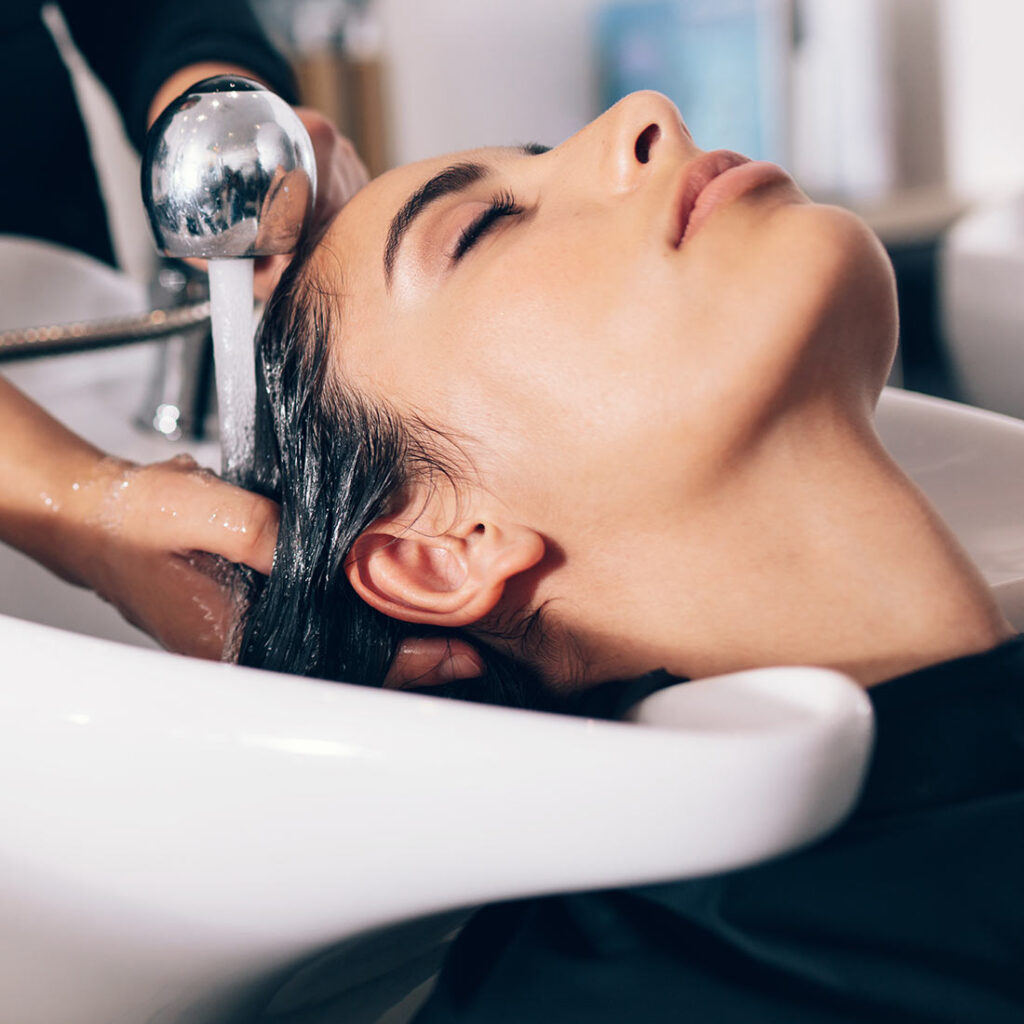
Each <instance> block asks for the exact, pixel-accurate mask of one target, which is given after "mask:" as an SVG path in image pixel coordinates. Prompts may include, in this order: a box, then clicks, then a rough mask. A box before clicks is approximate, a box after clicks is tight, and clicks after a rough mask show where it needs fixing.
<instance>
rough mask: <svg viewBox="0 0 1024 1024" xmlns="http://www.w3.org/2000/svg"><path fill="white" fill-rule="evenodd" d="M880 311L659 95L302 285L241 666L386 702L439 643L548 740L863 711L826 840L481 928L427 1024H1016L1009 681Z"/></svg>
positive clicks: (1002, 640) (458, 956) (355, 210)
mask: <svg viewBox="0 0 1024 1024" xmlns="http://www.w3.org/2000/svg"><path fill="white" fill-rule="evenodd" d="M895 309H896V304H895V295H894V285H893V277H892V273H891V269H890V266H889V264H888V261H887V259H886V257H885V254H884V251H883V250H882V248H881V246H880V245H879V243H878V241H877V239H876V238H875V237H874V236H873V235H872V234H871V232H870V231H869V230H868V229H867V228H866V227H865V226H864V225H863V224H862V223H861V222H860V221H859V220H858V219H857V218H856V217H854V216H853V215H851V214H850V213H848V212H846V211H843V210H841V209H838V208H834V207H830V206H820V205H815V204H813V203H811V202H809V201H808V199H807V197H806V196H805V195H804V194H803V193H802V192H801V191H800V190H799V189H798V188H797V186H796V185H795V184H794V183H793V181H792V180H791V179H790V178H789V177H788V176H786V175H785V174H784V173H782V172H781V171H780V170H779V169H778V168H775V167H773V166H771V165H765V164H755V163H743V162H742V159H741V158H739V157H736V156H735V154H728V153H722V152H712V153H703V152H701V151H700V150H699V149H698V148H697V147H696V146H695V144H694V142H693V140H692V139H691V138H690V136H689V134H688V133H687V131H686V129H685V127H684V125H683V124H682V122H681V120H680V117H679V114H678V112H677V111H676V109H675V108H674V107H673V106H672V105H671V104H670V103H669V102H668V101H667V100H665V99H664V98H663V97H660V96H658V95H657V94H650V93H643V94H637V95H634V96H632V97H629V98H627V99H626V100H623V101H622V102H621V103H619V104H618V105H617V106H615V107H614V108H612V109H611V110H610V111H608V112H607V113H606V114H605V115H603V116H602V117H601V118H599V119H598V120H597V121H595V122H594V123H592V124H591V125H589V126H588V127H587V128H585V129H584V130H583V131H581V132H580V133H579V134H577V135H576V136H574V137H573V138H571V139H569V140H568V141H567V142H565V143H563V144H562V145H560V146H558V147H557V148H555V149H553V150H550V151H543V150H541V149H540V148H539V147H533V146H528V147H525V148H522V149H512V148H510V149H491V150H480V151H473V152H470V153H466V154H460V155H458V156H457V157H454V158H452V157H448V158H444V159H440V160H434V161H426V162H424V163H422V164H415V165H412V166H408V167H403V168H400V169H398V170H396V171H393V172H391V173H389V174H387V175H385V176H383V177H381V178H379V179H378V180H376V181H375V182H373V183H371V184H370V185H369V186H368V187H367V188H365V189H364V190H363V191H362V192H361V193H359V194H358V195H357V196H356V197H355V198H354V199H353V200H352V202H351V203H350V204H349V205H348V206H347V207H346V208H345V209H344V210H343V211H342V212H341V214H340V215H339V216H338V217H337V218H336V219H335V220H334V222H333V223H332V225H331V226H330V228H329V229H328V230H327V232H326V234H325V235H324V236H323V237H322V238H321V239H319V240H315V239H314V240H311V241H310V243H309V245H308V246H307V248H306V251H305V252H304V253H303V254H301V255H300V257H299V258H298V259H296V261H295V262H294V263H293V265H292V266H291V267H290V268H289V270H288V271H287V272H286V275H285V277H284V278H283V279H282V283H281V285H280V286H279V288H278V290H277V292H276V294H275V296H274V297H273V299H272V301H271V304H270V307H269V308H268V311H267V314H266V317H265V321H264V326H263V329H262V334H261V338H260V342H259V356H260V361H261V372H262V375H263V380H264V383H265V387H266V399H265V401H264V403H263V405H262V407H261V410H260V413H259V422H258V426H257V458H256V460H255V462H254V468H253V481H252V482H253V483H254V484H255V485H256V486H257V487H258V489H261V490H263V491H264V492H265V493H268V494H269V495H271V496H273V497H274V498H276V499H278V500H279V501H280V502H281V515H282V528H281V532H280V535H279V540H278V547H277V553H276V559H275V569H274V571H273V572H272V573H271V575H270V577H269V579H268V581H267V582H266V584H265V586H264V587H263V589H262V590H261V592H260V593H258V595H257V596H256V598H255V600H254V602H253V605H252V608H251V611H250V614H249V618H248V623H247V627H246V632H245V636H244V639H243V643H242V652H241V660H243V661H245V662H248V663H250V664H259V665H264V666H267V667H273V668H280V669H285V670H288V671H293V672H301V673H307V674H313V675H322V676H325V677H330V678H337V679H348V680H356V681H362V682H367V683H371V684H373V683H377V684H379V683H380V682H381V681H382V680H383V679H384V678H385V676H386V674H387V672H388V669H389V666H390V664H391V662H392V660H393V659H394V657H395V655H396V652H398V651H400V650H401V645H402V642H403V639H404V638H406V637H413V636H421V635H423V634H424V633H429V634H437V635H441V636H446V637H449V638H451V640H452V642H453V644H454V645H455V646H454V647H453V651H455V656H454V657H453V658H451V659H449V660H448V662H446V663H445V666H444V670H443V671H441V672H435V673H434V674H433V675H432V676H430V677H425V678H424V679H422V680H420V682H421V683H422V684H432V683H438V682H444V681H445V679H451V678H454V677H464V678H463V679H462V681H461V682H460V684H459V687H460V691H461V692H464V693H465V694H467V695H469V696H471V697H472V696H475V697H477V698H480V699H494V700H504V701H510V702H514V701H515V702H520V703H524V704H527V705H531V706H541V707H551V706H557V705H560V704H568V705H569V706H572V702H573V700H574V699H575V698H576V696H577V695H579V694H584V693H594V692H598V687H599V684H603V683H608V682H611V681H615V680H627V679H632V678H636V677H641V676H643V675H644V674H646V673H650V672H652V671H653V670H658V669H664V670H666V671H667V673H669V675H670V676H672V677H684V678H696V677H702V676H710V675H715V674H720V673H725V672H729V671H733V670H738V669H743V668H750V667H757V666H765V665H776V664H814V665H824V666H829V667H833V668H837V669H839V670H841V671H843V672H846V673H848V674H849V675H851V676H852V677H853V678H854V679H856V680H858V681H859V682H860V683H862V684H863V685H864V686H865V687H869V690H868V692H869V694H870V695H871V697H872V700H873V702H874V704H875V708H876V712H877V719H878V730H879V738H878V748H877V750H876V755H875V759H874V762H873V768H872V773H871V776H870V779H869V781H868V784H867V788H866V791H865V794H864V796H863V799H862V801H861V803H860V805H859V807H858V809H857V812H856V814H855V815H854V817H853V819H852V820H851V821H850V822H849V823H848V824H847V825H846V826H844V827H843V829H841V830H840V831H839V832H838V833H837V834H836V835H834V836H833V837H832V838H831V839H829V840H828V841H826V842H825V843H824V844H820V845H818V846H816V847H814V848H812V849H810V850H807V851H804V852H802V853H799V854H796V855H793V856H791V857H788V858H783V859H781V860H779V861H776V862H773V863H772V864H768V865H763V866H761V867H758V868H753V869H749V870H747V871H744V872H738V873H735V874H733V875H730V876H723V877H721V878H716V879H709V880H703V881H696V882H688V883H679V884H675V885H668V886H660V887H651V888H648V889H645V890H642V891H631V892H628V893H617V894H597V895H592V896H589V897H565V898H561V899H556V900H545V901H537V902H534V903H530V902H528V903H524V904H517V905H515V906H513V907H504V908H492V909H490V910H486V911H484V912H482V913H481V914H480V915H479V916H478V917H477V918H476V919H475V921H474V922H473V923H471V924H470V925H469V926H468V928H467V929H466V931H465V932H464V934H463V936H462V938H461V940H460V943H459V945H458V946H457V947H456V950H455V953H454V955H453V957H452V959H451V960H450V962H449V965H448V968H447V969H446V971H445V973H444V975H443V976H442V982H441V985H440V987H439V989H438V991H437V993H436V994H435V997H434V999H433V1000H432V1001H431V1003H430V1004H428V1007H427V1009H426V1010H425V1011H424V1015H423V1018H422V1019H423V1020H429V1021H435V1020H436V1021H440V1020H445V1021H447V1020H455V1019H458V1020H463V1019H466V1020H481V1021H488V1022H493V1021H505V1020H508V1021H524V1020H552V1021H554V1020H557V1021H559V1022H563V1021H575V1020H580V1021H604V1020H608V1021H622V1020H625V1019H629V1018H630V1017H631V1016H632V1017H638V1019H642V1020H644V1021H653V1020H658V1021H660V1020H673V1021H675V1020H678V1019H680V1012H681V1011H682V1010H683V1008H684V1007H685V1010H686V1011H687V1013H688V1016H687V1019H690V1020H709V1021H710V1020H714V1021H722V1020H738V1021H748V1020H757V1021H762V1022H763V1021H768V1020H776V1019H777V1020H780V1021H781V1020H785V1021H793V1020H801V1021H803V1020H823V1021H824V1020H828V1021H835V1020H864V1019H879V1018H881V1019H891V1018H892V1017H894V1016H895V1017H898V1018H899V1019H911V1018H912V1019H915V1020H916V1019H928V1020H951V1021H952V1020H965V1019H970V1020H972V1021H980V1020H1010V1019H1019V1014H1020V1013H1021V1011H1022V1009H1024V989H1022V981H1021V978H1020V977H1019V976H1018V975H1017V974H1016V973H1015V971H1014V968H1013V965H1014V964H1019V962H1020V959H1021V955H1022V953H1024V937H1022V925H1021V921H1022V920H1024V917H1022V916H1021V915H1020V914H1019V913H1018V912H1017V911H1018V909H1019V908H1018V907H1017V904H1018V903H1019V896H1018V897H1017V898H1016V899H1014V898H1012V896H1011V893H1012V892H1014V891H1016V892H1018V893H1019V892H1020V891H1021V890H1020V887H1019V886H1017V885H1014V883H1013V878H1014V877H1015V875H1016V872H1017V866H1016V865H1019V863H1020V859H1021V856H1022V855H1024V828H1022V815H1024V757H1022V756H1021V754H1022V753H1024V751H1022V749H1021V746H1022V744H1024V729H1022V728H1021V723H1022V722H1024V718H1022V714H1024V703H1022V688H1021V683H1022V682H1024V649H1022V642H1021V639H1020V638H1017V639H1013V631H1012V629H1011V627H1010V626H1009V624H1008V623H1007V622H1006V621H1005V620H1004V618H1003V617H1002V615H1001V614H1000V612H999V610H998V608H997V606H996V605H995V603H994V601H993V599H992V597H991V594H990V592H989V590H988V588H987V586H986V585H985V583H984V581H983V579H982V578H981V576H980V574H979V573H978V571H977V570H976V569H975V568H974V567H973V566H972V564H971V563H970V561H969V559H968V558H967V556H966V555H965V553H964V552H963V551H962V550H961V548H960V547H959V546H958V544H957V543H956V541H955V540H954V538H953V537H952V535H951V534H950V532H949V530H948V529H947V528H946V527H945V525H944V524H943V523H942V522H941V521H940V519H939V518H938V517H937V515H936V514H935V512H934V511H933V510H932V509H931V508H930V506H929V505H928V503H927V501H926V500H925V499H924V498H923V496H922V495H921V494H920V493H919V491H918V490H917V489H916V488H915V487H914V486H913V485H912V484H911V483H910V481H908V480H907V478H906V477H905V476H904V475H903V474H902V473H901V472H900V470H899V469H898V468H897V467H896V466H895V465H894V463H893V462H892V460H891V458H890V457H889V456H888V455H887V453H886V452H885V450H884V449H883V448H882V446H881V444H880V442H879V440H878V438H877V436H876V434H875V431H874V429H873V426H872V413H873V409H874V407H875V403H876V401H877V399H878V396H879V393H880V390H881V388H882V386H883V383H884V381H885V379H886V376H887V374H888V371H889V367H890V363H891V360H892V357H893V352H894V346H895V337H896V326H897V325H896V312H895ZM471 652H475V653H471ZM877 684H882V685H877ZM602 689H604V688H602ZM525 770H529V769H528V762H527V761H526V760H525V759H524V771H525ZM911 821H913V823H914V828H912V829H911V828H909V827H908V825H909V823H910V822H911ZM936 849H942V850H943V862H942V864H941V865H940V864H937V863H936V861H935V859H934V851H935V850H936ZM484 948H485V949H486V950H487V954H486V956H484V957H483V959H481V949H484ZM530 978H532V979H534V982H533V983H532V984H531V983H529V982H528V980H527V979H530Z"/></svg>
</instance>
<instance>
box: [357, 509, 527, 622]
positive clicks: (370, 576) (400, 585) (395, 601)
mask: <svg viewBox="0 0 1024 1024" xmlns="http://www.w3.org/2000/svg"><path fill="white" fill-rule="evenodd" d="M543 557H544V541H543V539H542V538H541V537H540V535H539V534H537V533H536V532H535V531H534V530H531V529H529V528H528V527H525V526H520V525H511V526H508V525H505V526H499V525H497V524H492V523H480V522H473V523H466V524H463V525H462V527H461V528H459V527H456V528H455V529H453V530H451V531H449V532H448V533H445V534H442V535H440V536H429V535H425V534H421V533H417V532H415V531H414V530H412V529H410V528H409V526H408V525H407V524H403V523H401V522H400V521H396V520H379V521H378V522H376V523H374V524H373V526H371V527H370V528H369V529H368V530H366V531H365V532H364V533H363V534H362V535H361V536H360V537H359V538H358V539H357V540H356V543H355V544H354V545H353V546H352V551H351V552H350V555H349V559H348V561H347V563H346V565H345V572H346V574H347V576H348V579H349V583H351V585H352V587H353V589H354V590H355V591H356V593H358V594H359V596H360V597H361V598H362V599H363V600H364V601H365V602H366V603H367V604H369V605H371V606H372V607H374V608H376V609H377V610H378V611H379V612H382V613H383V614H384V615H388V616H390V617H391V618H393V619H400V620H402V621H403V622H416V623H423V624H426V625H434V626H450V627H458V626H466V625H469V624H470V623H472V622H476V621H478V620H479V619H482V618H483V617H484V616H485V615H487V614H489V613H490V612H491V611H492V610H493V609H494V607H495V606H496V605H497V603H498V602H499V601H500V600H501V596H502V593H503V592H504V589H505V583H506V582H507V581H508V580H509V579H510V578H511V577H512V576H515V575H517V574H518V573H521V572H525V571H526V570H527V569H530V568H532V567H533V566H534V565H536V564H537V563H538V562H539V561H540V560H541V559H542V558H543Z"/></svg>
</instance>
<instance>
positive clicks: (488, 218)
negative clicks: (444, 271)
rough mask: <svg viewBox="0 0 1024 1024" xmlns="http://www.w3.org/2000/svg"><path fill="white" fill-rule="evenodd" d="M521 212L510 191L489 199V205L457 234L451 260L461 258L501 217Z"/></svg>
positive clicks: (454, 260) (513, 215)
mask: <svg viewBox="0 0 1024 1024" xmlns="http://www.w3.org/2000/svg"><path fill="white" fill-rule="evenodd" d="M522 212H523V208H522V207H521V206H520V205H519V204H518V203H517V202H516V198H515V196H514V195H512V193H511V192H502V193H501V194H500V195H497V196H495V197H494V198H493V199H492V200H491V205H490V206H489V207H488V208H487V209H486V210H484V212H483V213H481V214H480V216H479V217H477V218H476V220H474V221H473V223H472V224H470V225H468V226H467V227H466V228H464V229H463V231H462V234H461V235H459V240H458V242H456V243H455V252H454V253H452V262H453V263H456V262H458V261H459V260H461V259H462V257H463V256H465V255H466V253H467V252H469V250H470V249H472V248H473V246H474V245H476V243H477V242H479V241H480V239H481V238H483V236H484V235H486V234H487V232H488V231H490V229H491V228H492V227H494V225H495V224H496V223H497V222H498V221H499V220H501V218H502V217H516V216H518V215H519V214H521V213H522Z"/></svg>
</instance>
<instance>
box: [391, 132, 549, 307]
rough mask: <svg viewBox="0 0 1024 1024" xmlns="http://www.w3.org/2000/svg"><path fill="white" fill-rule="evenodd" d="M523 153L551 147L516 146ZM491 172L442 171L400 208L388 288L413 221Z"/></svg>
mask: <svg viewBox="0 0 1024 1024" xmlns="http://www.w3.org/2000/svg"><path fill="white" fill-rule="evenodd" d="M515 148H516V149H517V150H518V151H519V152H520V153H523V154H525V155H527V156H539V155H540V154H541V153H546V152H547V151H548V148H547V147H546V146H541V145H539V144H537V143H535V142H528V143H526V145H523V146H516V147H515ZM490 173H491V168H490V167H487V166H486V165H485V164H480V163H459V164H452V165H451V166H450V167H446V168H445V169H444V170H443V171H439V172H438V173H437V174H435V175H434V176H433V177H432V178H430V179H429V180H428V181H427V182H425V183H424V184H423V185H421V186H420V187H419V188H418V189H417V190H416V191H415V192H413V194H412V195H411V196H409V198H408V199H407V200H406V201H405V202H404V203H403V204H402V206H401V209H399V211H398V213H396V214H395V216H394V217H393V218H392V220H391V226H390V227H389V228H388V237H387V242H385V244H384V280H385V281H386V282H387V285H388V288H390V287H391V277H392V274H393V273H394V269H395V261H396V260H397V259H398V250H399V249H400V248H401V245H402V240H403V239H404V238H405V236H406V234H407V233H408V231H409V228H411V227H412V224H413V221H415V220H416V218H417V217H418V216H419V215H420V214H421V213H423V211H424V210H425V209H426V208H427V207H428V206H430V204H431V203H436V202H437V201H438V200H439V199H443V198H444V197H445V196H452V195H457V194H458V193H459V192H464V191H465V190H466V189H467V188H469V187H470V186H471V185H475V184H476V183H477V182H478V181H481V180H483V179H484V178H486V177H487V175H488V174H490Z"/></svg>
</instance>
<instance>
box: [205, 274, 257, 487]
mask: <svg viewBox="0 0 1024 1024" xmlns="http://www.w3.org/2000/svg"><path fill="white" fill-rule="evenodd" d="M209 273H210V316H211V320H212V324H213V355H214V365H215V370H216V375H217V409H218V415H219V419H220V452H221V467H220V471H221V476H223V477H224V478H225V479H226V480H237V479H238V474H239V472H240V470H241V468H242V465H243V463H244V462H245V460H246V456H247V454H248V452H249V451H250V450H251V448H252V443H253V423H254V420H255V415H256V370H255V366H254V362H253V359H254V357H253V333H254V328H255V318H254V314H253V300H252V280H253V261H252V260H246V259H230V260H210V264H209Z"/></svg>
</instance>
